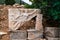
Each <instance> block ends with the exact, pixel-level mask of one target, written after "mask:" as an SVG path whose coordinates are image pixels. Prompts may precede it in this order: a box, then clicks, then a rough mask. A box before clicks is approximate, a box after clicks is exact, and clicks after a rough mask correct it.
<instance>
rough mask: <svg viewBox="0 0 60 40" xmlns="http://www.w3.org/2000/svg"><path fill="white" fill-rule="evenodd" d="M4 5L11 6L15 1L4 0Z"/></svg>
mask: <svg viewBox="0 0 60 40" xmlns="http://www.w3.org/2000/svg"><path fill="white" fill-rule="evenodd" d="M5 4H6V5H13V4H15V0H5Z"/></svg>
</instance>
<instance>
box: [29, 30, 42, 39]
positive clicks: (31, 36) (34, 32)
mask: <svg viewBox="0 0 60 40" xmlns="http://www.w3.org/2000/svg"><path fill="white" fill-rule="evenodd" d="M42 35H43V32H41V31H37V30H35V29H30V30H28V39H37V38H42V37H43V36H42Z"/></svg>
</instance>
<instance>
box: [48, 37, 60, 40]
mask: <svg viewBox="0 0 60 40" xmlns="http://www.w3.org/2000/svg"><path fill="white" fill-rule="evenodd" d="M47 40H60V38H53V37H47Z"/></svg>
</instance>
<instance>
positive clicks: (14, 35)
mask: <svg viewBox="0 0 60 40" xmlns="http://www.w3.org/2000/svg"><path fill="white" fill-rule="evenodd" d="M10 39H11V40H14V39H17V40H20V39H27V32H26V31H24V30H16V31H14V32H11V34H10Z"/></svg>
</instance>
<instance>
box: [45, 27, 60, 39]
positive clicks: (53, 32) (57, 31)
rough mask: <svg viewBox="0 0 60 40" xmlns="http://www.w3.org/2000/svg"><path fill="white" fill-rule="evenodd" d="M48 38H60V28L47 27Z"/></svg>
mask: <svg viewBox="0 0 60 40" xmlns="http://www.w3.org/2000/svg"><path fill="white" fill-rule="evenodd" d="M45 33H46V35H45V36H46V37H55V38H56V37H57V38H58V37H60V28H57V27H45Z"/></svg>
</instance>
